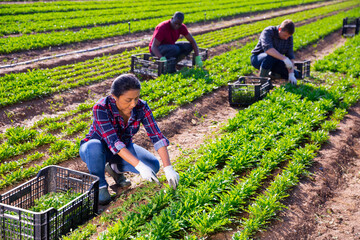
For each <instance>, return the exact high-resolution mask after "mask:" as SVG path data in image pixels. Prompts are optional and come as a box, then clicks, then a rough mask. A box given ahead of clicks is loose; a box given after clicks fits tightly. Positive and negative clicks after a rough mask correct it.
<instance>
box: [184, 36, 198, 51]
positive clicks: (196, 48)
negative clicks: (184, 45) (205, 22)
mask: <svg viewBox="0 0 360 240" xmlns="http://www.w3.org/2000/svg"><path fill="white" fill-rule="evenodd" d="M185 38H186V39H187V40H188V41H189V42H190V43H191V46H192V47H193V49H194V53H195V56H199V48H198V45H197V43H196V41H195V39H194V38H193V36H192V35H191V33H188V34H187V35H185Z"/></svg>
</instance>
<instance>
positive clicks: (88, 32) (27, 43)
mask: <svg viewBox="0 0 360 240" xmlns="http://www.w3.org/2000/svg"><path fill="white" fill-rule="evenodd" d="M312 1H315V0H303V1H302V3H301V4H303V3H305V2H306V3H308V2H312ZM298 4H299V3H298V1H286V2H283V1H282V2H275V3H269V4H264V5H252V6H248V7H245V8H243V9H241V10H240V12H239V10H238V9H237V8H229V9H226V10H223V9H221V10H216V11H210V12H207V13H206V20H216V19H220V18H222V17H228V16H235V15H239V14H240V13H248V12H256V11H262V10H269V9H275V8H279V7H288V6H294V5H298ZM204 18H205V16H203V15H202V14H198V13H190V14H187V20H186V23H195V22H201V21H204V20H205V19H204ZM168 19H169V17H160V18H156V19H154V18H152V19H146V20H139V21H135V22H132V24H131V29H132V30H131V32H140V31H146V30H150V29H154V28H155V27H156V25H157V24H158V23H159V22H162V21H165V20H168ZM128 32H129V26H128V23H120V24H115V25H108V26H102V27H93V28H82V29H81V30H79V31H76V32H74V31H69V30H67V31H62V32H51V33H40V34H30V35H22V36H17V37H7V38H1V39H0V53H13V52H19V51H24V50H30V49H39V48H45V47H50V46H58V45H64V44H70V43H74V42H82V41H87V40H93V39H103V38H107V37H113V36H119V35H123V34H127V33H128Z"/></svg>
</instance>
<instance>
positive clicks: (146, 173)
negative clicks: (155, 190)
mask: <svg viewBox="0 0 360 240" xmlns="http://www.w3.org/2000/svg"><path fill="white" fill-rule="evenodd" d="M135 169H136V170H138V171H139V173H140V176H141V177H142V178H143V179H145V180H148V181H150V182H152V181H155V182H157V183H159V184H160V182H159V180H158V179H157V177H156V175H155V173H154V171H153V170H152V169H151V168H150V167H148V166H147V165H145V164H144V163H143V162H141V161H139V163H138V165H136V166H135Z"/></svg>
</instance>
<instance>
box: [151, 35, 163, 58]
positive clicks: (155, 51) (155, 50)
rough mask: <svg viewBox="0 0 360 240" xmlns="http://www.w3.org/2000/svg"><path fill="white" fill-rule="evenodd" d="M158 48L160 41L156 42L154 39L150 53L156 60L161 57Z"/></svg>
mask: <svg viewBox="0 0 360 240" xmlns="http://www.w3.org/2000/svg"><path fill="white" fill-rule="evenodd" d="M159 46H160V41H159V40H157V39H156V38H154V41H153V43H152V45H151V52H152V53H153V54H154V55H155V56H157V57H158V58H161V57H162V55H161V53H160V51H159Z"/></svg>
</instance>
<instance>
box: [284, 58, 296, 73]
mask: <svg viewBox="0 0 360 240" xmlns="http://www.w3.org/2000/svg"><path fill="white" fill-rule="evenodd" d="M283 62H284V63H285V66H286V68H287V69H289V70H291V69H292V68H293V67H294V66H293V63H292V61H291V60H290V59H289V58H288V57H287V58H285V59H284V60H283Z"/></svg>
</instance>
